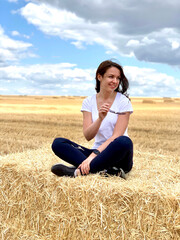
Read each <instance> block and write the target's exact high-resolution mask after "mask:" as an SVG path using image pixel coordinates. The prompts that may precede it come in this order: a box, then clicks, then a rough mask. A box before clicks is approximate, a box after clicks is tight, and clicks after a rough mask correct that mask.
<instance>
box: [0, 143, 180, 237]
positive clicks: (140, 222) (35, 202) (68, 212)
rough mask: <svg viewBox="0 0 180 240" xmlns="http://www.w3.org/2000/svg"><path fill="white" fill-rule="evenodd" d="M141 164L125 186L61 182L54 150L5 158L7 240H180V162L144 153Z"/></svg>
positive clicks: (91, 178) (88, 179)
mask: <svg viewBox="0 0 180 240" xmlns="http://www.w3.org/2000/svg"><path fill="white" fill-rule="evenodd" d="M42 156H43V159H42ZM135 159H136V162H135V165H134V168H133V171H132V172H131V173H130V174H129V175H128V179H127V180H126V181H125V180H123V179H120V178H118V177H110V178H104V177H101V176H99V175H98V174H94V175H88V176H85V177H78V178H67V177H62V178H58V177H56V176H55V175H53V174H51V173H50V167H51V165H52V164H54V163H55V162H56V161H57V160H58V159H55V156H53V154H52V153H51V151H50V148H49V146H44V147H43V148H41V149H38V150H28V151H26V152H23V153H18V154H12V155H8V156H4V157H1V159H0V163H1V165H0V171H1V172H0V176H1V180H0V181H1V185H0V188H1V191H0V200H1V205H0V212H1V213H2V214H1V222H0V230H1V235H2V238H3V239H34V240H35V239H52V240H57V239H128V240H136V239H158V240H159V239H160V240H161V239H174V240H176V239H179V236H180V226H179V219H180V209H179V205H180V198H179V196H180V190H179V189H180V184H179V182H180V181H179V179H180V173H179V172H178V166H179V162H180V159H179V158H172V157H171V156H164V155H155V154H152V153H149V152H144V153H142V152H138V151H136V152H135ZM162 170H163V171H162Z"/></svg>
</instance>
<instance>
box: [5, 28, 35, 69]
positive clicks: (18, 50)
mask: <svg viewBox="0 0 180 240" xmlns="http://www.w3.org/2000/svg"><path fill="white" fill-rule="evenodd" d="M13 34H15V35H17V34H18V32H16V31H14V32H13ZM31 47H32V44H31V43H26V42H23V41H18V40H13V39H11V38H9V37H8V36H7V35H6V34H5V33H4V30H3V28H2V27H1V26H0V66H3V65H7V64H8V63H9V62H17V61H19V60H20V59H22V58H26V57H35V54H33V53H31V52H30V50H29V49H30V48H31Z"/></svg>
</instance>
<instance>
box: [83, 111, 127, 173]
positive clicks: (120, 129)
mask: <svg viewBox="0 0 180 240" xmlns="http://www.w3.org/2000/svg"><path fill="white" fill-rule="evenodd" d="M129 116H130V113H129V112H127V113H126V114H124V115H119V116H118V120H117V122H116V125H115V128H114V132H113V135H112V136H111V137H110V138H109V139H107V140H106V141H105V142H104V143H103V144H102V145H101V146H100V147H99V148H98V150H99V151H100V152H102V151H103V150H104V149H105V148H106V147H107V146H108V145H109V144H110V143H111V142H112V141H113V140H114V139H116V138H117V137H119V136H122V135H123V134H124V132H125V130H126V128H127V126H128V123H129ZM95 157H96V155H95V154H94V153H91V154H90V155H89V157H88V158H86V160H84V161H83V162H82V163H81V164H80V165H79V168H80V167H81V171H82V173H83V174H88V173H89V171H90V162H91V161H92V160H93V159H94V158H95Z"/></svg>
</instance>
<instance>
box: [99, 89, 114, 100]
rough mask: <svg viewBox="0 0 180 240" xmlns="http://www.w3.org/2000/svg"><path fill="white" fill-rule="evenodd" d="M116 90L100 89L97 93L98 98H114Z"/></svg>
mask: <svg viewBox="0 0 180 240" xmlns="http://www.w3.org/2000/svg"><path fill="white" fill-rule="evenodd" d="M116 94H117V92H105V91H100V92H99V93H98V94H97V97H98V98H101V99H103V100H108V99H114V98H115V96H116Z"/></svg>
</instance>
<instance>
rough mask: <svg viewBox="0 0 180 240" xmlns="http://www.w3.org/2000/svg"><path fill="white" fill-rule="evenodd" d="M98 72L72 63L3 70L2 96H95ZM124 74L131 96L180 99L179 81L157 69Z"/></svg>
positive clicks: (0, 73) (0, 76)
mask: <svg viewBox="0 0 180 240" xmlns="http://www.w3.org/2000/svg"><path fill="white" fill-rule="evenodd" d="M95 71H96V70H95V69H81V68H78V67H77V65H76V64H69V63H59V64H42V65H39V64H34V65H28V66H8V67H1V68H0V82H1V84H2V86H3V88H2V89H0V91H2V92H3V94H27V95H37V94H38V95H78V96H87V95H92V94H94V93H95V90H94V88H95ZM124 71H125V74H126V76H127V77H128V79H129V81H130V90H129V93H130V96H152V97H154V96H161V97H165V96H166V97H167V96H174V97H177V96H178V94H179V91H180V88H179V87H178V85H177V81H178V79H175V78H174V77H172V76H168V75H167V74H162V73H159V72H157V71H156V70H155V69H147V68H138V67H129V66H126V67H124ZM14 86H16V87H14ZM175 86H176V87H175Z"/></svg>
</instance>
